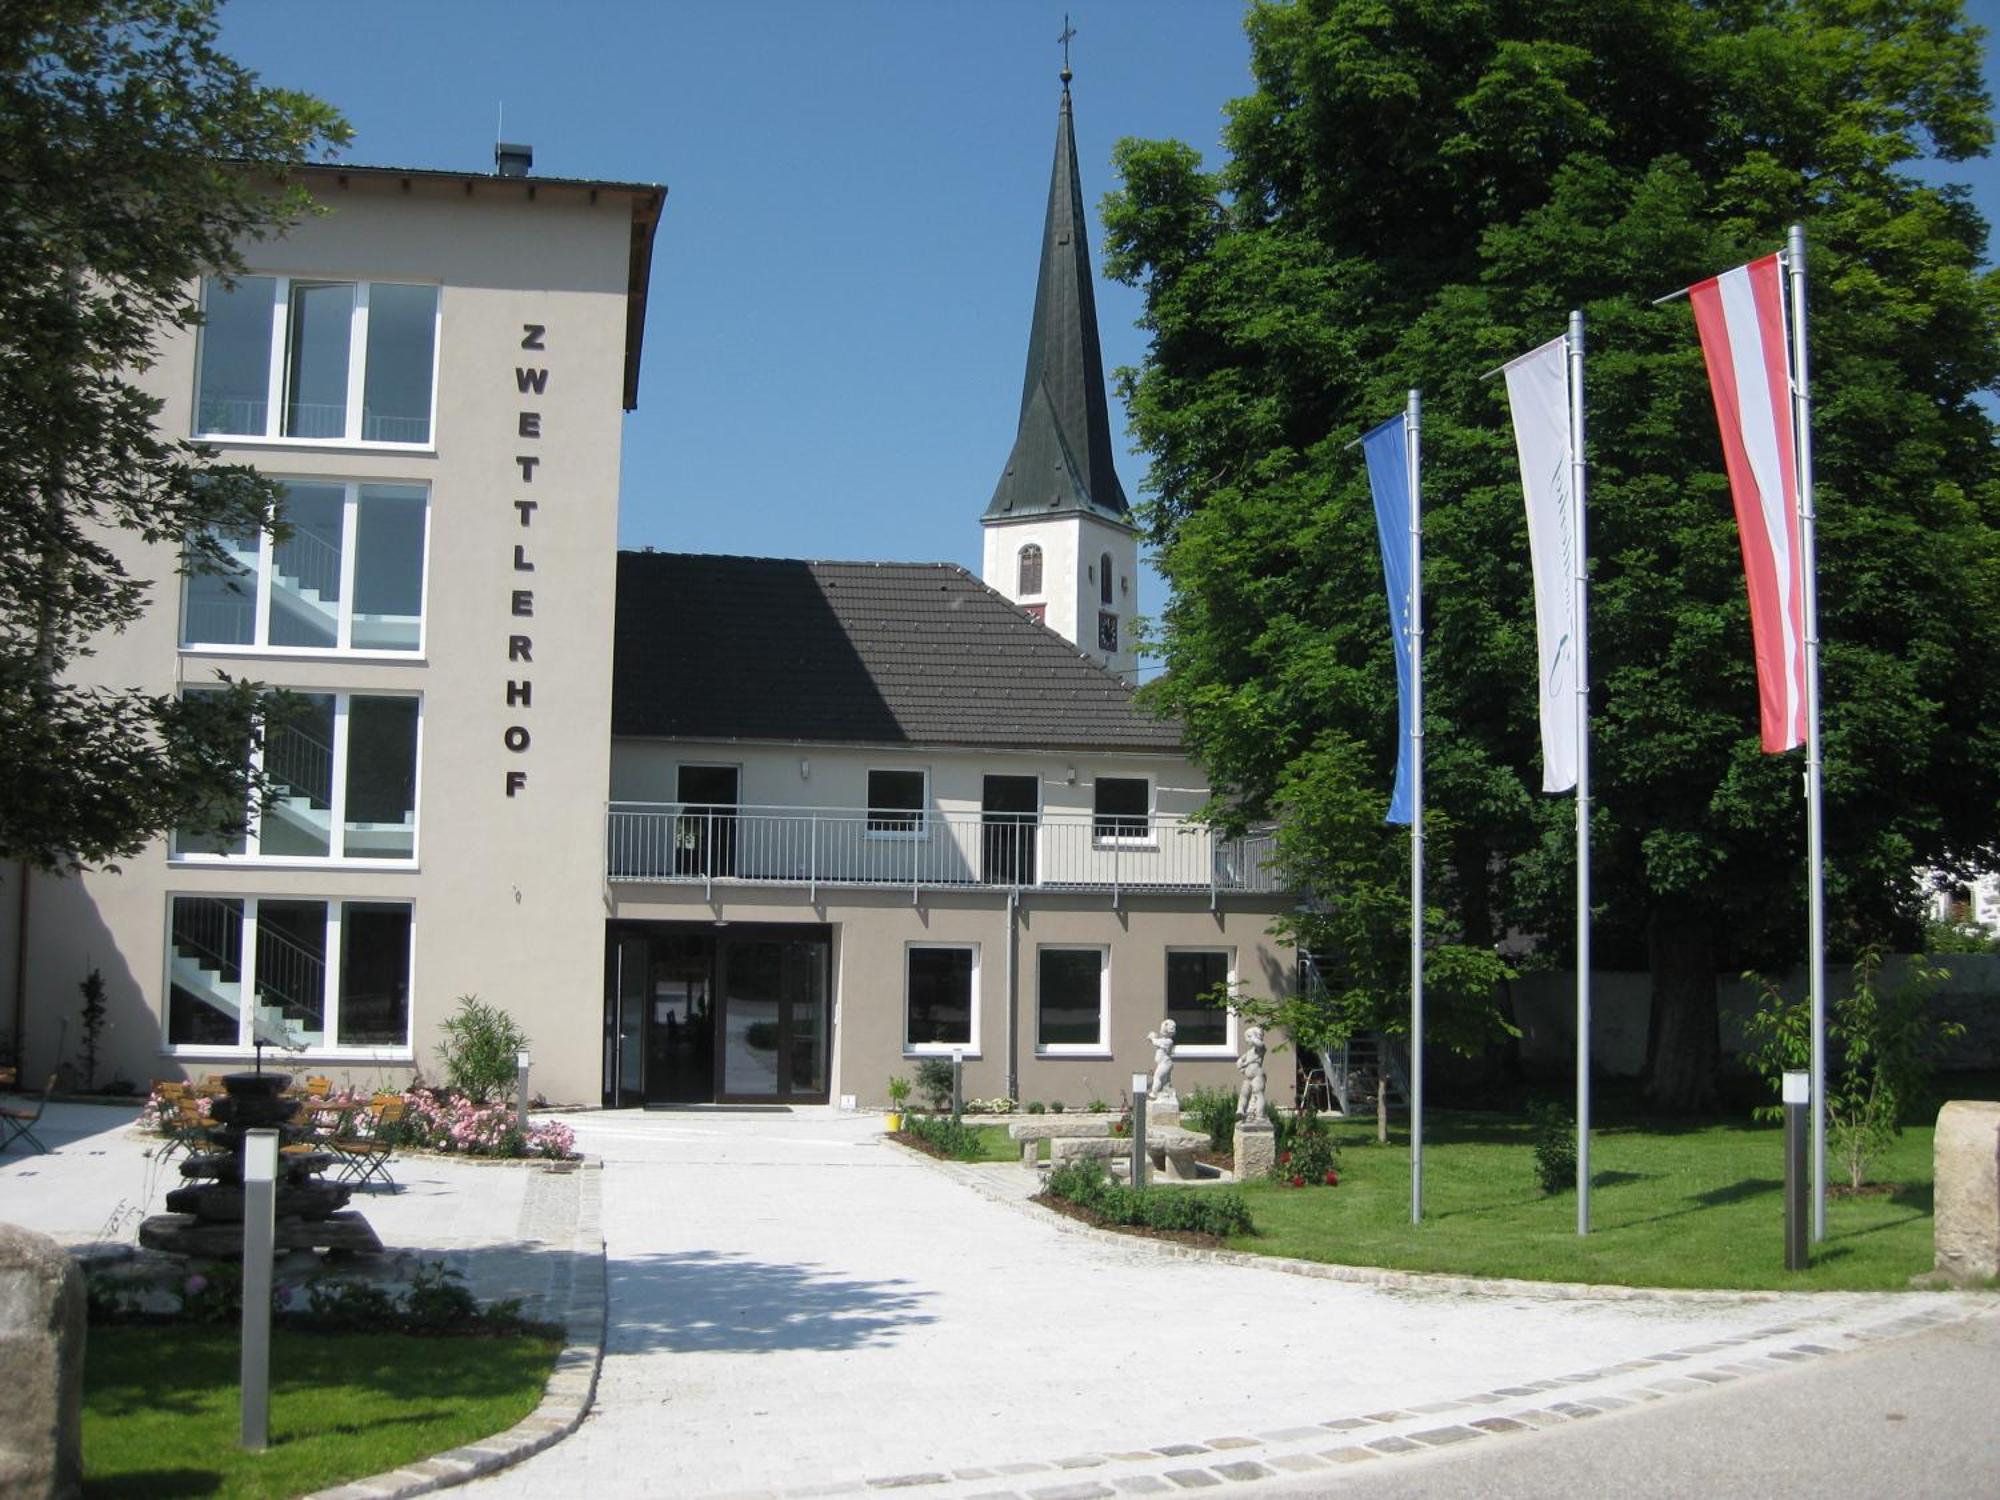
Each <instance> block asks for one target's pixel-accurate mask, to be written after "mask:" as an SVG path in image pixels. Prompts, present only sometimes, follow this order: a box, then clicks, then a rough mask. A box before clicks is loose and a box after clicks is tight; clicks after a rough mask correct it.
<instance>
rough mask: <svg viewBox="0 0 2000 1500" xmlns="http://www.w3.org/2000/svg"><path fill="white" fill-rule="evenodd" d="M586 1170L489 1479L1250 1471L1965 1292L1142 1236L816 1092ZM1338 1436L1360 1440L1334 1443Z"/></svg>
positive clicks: (1726, 1375)
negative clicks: (1365, 1256)
mask: <svg viewBox="0 0 2000 1500" xmlns="http://www.w3.org/2000/svg"><path fill="white" fill-rule="evenodd" d="M575 1123H576V1124H577V1126H578V1133H579V1143H580V1145H581V1146H582V1148H583V1149H584V1150H586V1151H589V1152H593V1153H596V1154H599V1155H601V1156H602V1157H603V1159H604V1163H605V1169H604V1182H603V1217H604V1232H605V1241H606V1250H607V1255H608V1258H609V1267H608V1268H609V1276H610V1319H609V1321H610V1332H609V1337H608V1341H607V1344H606V1358H605V1362H604V1368H603V1373H602V1377H601V1380H600V1383H599V1387H598V1405H597V1408H596V1410H595V1411H594V1412H593V1414H592V1415H591V1416H590V1418H589V1419H588V1420H587V1421H586V1422H585V1423H584V1425H583V1426H582V1428H581V1429H579V1431H578V1432H577V1433H576V1434H575V1435H573V1436H572V1437H570V1438H569V1439H567V1440H566V1441H564V1442H562V1443H560V1444H558V1445H557V1446H556V1447H554V1448H553V1449H551V1450H549V1451H548V1452H547V1453H545V1454H543V1455H541V1456H539V1457H537V1458H534V1459H531V1460H529V1461H528V1462H527V1463H525V1464H523V1465H521V1466H519V1467H518V1468H515V1469H512V1470H509V1471H507V1472H506V1473H503V1474H500V1475H497V1476H495V1477H493V1478H491V1479H488V1480H484V1481H481V1482H480V1483H479V1484H478V1485H477V1486H475V1489H476V1490H478V1491H480V1492H483V1493H485V1494H487V1495H500V1494H507V1495H524V1496H526V1495H533V1496H551V1495H553V1496H568V1495H579V1496H580V1495H589V1496H592V1497H597V1496H624V1495H633V1496H638V1495H645V1496H659V1495H670V1496H687V1497H696V1496H712V1495H729V1494H772V1493H786V1494H799V1495H827V1494H834V1493H840V1492H842V1491H845V1490H860V1489H867V1488H875V1489H880V1488H883V1487H885V1484H884V1482H885V1481H890V1480H902V1481H904V1482H906V1483H908V1484H909V1485H910V1487H911V1488H913V1489H914V1490H915V1491H916V1493H918V1494H921V1495H924V1496H946V1495H949V1496H970V1495H976V1494H996V1493H997V1494H1013V1495H1021V1496H1028V1497H1033V1500H1088V1497H1092V1496H1110V1495H1113V1494H1117V1493H1149V1492H1150V1493H1166V1492H1169V1491H1177V1490H1179V1489H1184V1488H1208V1487H1211V1486H1214V1485H1218V1484H1223V1483H1228V1482H1231V1481H1242V1482H1245V1483H1251V1482H1255V1481H1259V1480H1261V1481H1265V1482H1270V1483H1275V1482H1278V1481H1280V1480H1281V1479H1283V1478H1286V1477H1291V1478H1296V1477H1298V1476H1299V1475H1302V1474H1304V1473H1307V1472H1313V1473H1325V1474H1326V1476H1327V1477H1329V1478H1331V1477H1333V1473H1334V1471H1338V1470H1340V1469H1342V1468H1343V1467H1344V1466H1345V1465H1347V1464H1349V1463H1351V1462H1359V1461H1363V1460H1366V1461H1370V1462H1371V1464H1372V1461H1373V1460H1374V1459H1375V1458H1376V1457H1377V1456H1378V1455H1393V1454H1395V1453H1397V1452H1399V1451H1402V1450H1409V1451H1416V1450H1419V1449H1422V1448H1425V1447H1436V1446H1448V1445H1454V1444H1458V1443H1466V1442H1475V1441H1477V1442H1485V1441H1492V1440H1493V1439H1492V1436H1491V1435H1493V1434H1497V1433H1500V1432H1505V1431H1510V1430H1518V1429H1519V1428H1521V1427H1523V1426H1560V1425H1562V1424H1564V1423H1567V1422H1574V1421H1577V1420H1580V1419H1582V1418H1584V1417H1587V1416H1593V1415H1595V1414H1597V1413H1598V1412H1603V1411H1612V1410H1616V1409H1618V1408H1620V1407H1624V1406H1636V1405H1640V1404H1644V1403H1649V1402H1655V1401H1659V1402H1669V1403H1670V1402H1672V1401H1673V1400H1675V1399H1678V1398H1679V1397H1680V1396H1681V1395H1682V1394H1683V1393H1692V1392H1697V1391H1700V1390H1703V1389H1706V1388H1708V1387H1709V1386H1711V1385H1715V1384H1722V1383H1727V1382H1731V1381H1735V1380H1747V1379H1754V1378H1758V1377H1760V1376H1766V1375H1769V1374H1771V1373H1773V1372H1777V1371H1782V1370H1784V1369H1786V1368H1788V1367H1790V1366H1791V1365H1794V1364H1799V1365H1803V1364H1809V1363H1812V1362H1814V1361H1817V1360H1820V1359H1823V1358H1825V1357H1826V1356H1827V1355H1829V1354H1831V1353H1834V1352H1838V1351H1840V1350H1844V1349H1848V1348H1852V1347H1856V1346H1857V1345H1859V1344H1861V1343H1865V1342H1868V1341H1870V1340H1873V1339H1879V1338H1882V1337H1885V1336H1893V1335H1896V1334H1905V1333H1909V1332H1912V1331H1915V1330H1917V1329H1919V1328H1922V1327H1927V1326H1931V1325H1933V1324H1937V1323H1951V1322H1955V1321H1958V1320H1961V1319H1964V1318H1966V1317H1968V1316H1971V1315H1972V1314H1973V1313H1975V1312H1976V1311H1978V1310H1979V1309H1981V1308H1984V1307H1988V1306H1990V1305H1992V1303H1993V1302H1994V1301H1995V1299H1994V1298H1992V1297H1990V1296H1987V1297H1942V1296H1932V1297H1921V1298H1894V1297H1882V1296H1862V1295H1853V1294H1826V1295H1820V1296H1811V1297H1807V1296H1788V1297H1772V1296H1755V1295H1750V1296H1737V1297H1728V1296H1716V1295H1705V1296H1699V1297H1657V1298H1637V1299H1635V1298H1618V1299H1597V1298H1561V1297H1553V1296H1542V1295H1523V1294H1519V1293H1504V1292H1503V1293H1487V1294H1471V1293H1468V1292H1465V1291H1462V1290H1460V1291H1445V1290H1431V1289H1423V1290H1418V1289H1411V1288H1409V1287H1407V1286H1405V1287H1393V1288H1385V1287H1375V1286H1367V1285H1358V1284H1353V1283H1348V1282H1342V1281H1336V1280H1327V1279H1320V1278H1316V1277H1310V1276H1301V1275H1295V1274H1287V1273H1285V1272H1283V1271H1280V1270H1277V1269H1274V1268H1266V1267H1262V1266H1247V1267H1246V1266H1243V1265H1239V1264H1224V1263H1216V1262H1213V1261H1209V1260H1203V1259H1196V1258H1188V1257H1183V1256H1176V1255H1172V1254H1168V1253H1164V1252H1162V1251H1161V1250H1159V1249H1157V1248H1155V1247H1153V1246H1151V1245H1148V1244H1146V1243H1144V1242H1139V1241H1132V1240H1126V1239H1117V1238H1114V1237H1108V1236H1099V1235H1095V1234H1091V1233H1083V1232H1077V1231H1076V1230H1074V1229H1073V1228H1072V1227H1071V1226H1069V1225H1068V1224H1067V1223H1065V1222H1063V1221H1058V1220H1055V1219H1053V1218H1051V1217H1049V1216H1047V1215H1045V1214H1042V1213H1041V1212H1040V1211H1038V1210H1034V1209H1031V1208H1028V1207H1027V1206H1025V1205H1024V1204H1021V1203H1019V1202H1018V1201H1010V1200H1013V1199H1018V1198H1019V1197H1020V1196H1021V1194H1022V1193H1023V1192H1024V1191H1025V1187H1024V1184H1025V1183H1026V1181H1027V1176H1028V1174H1026V1173H1024V1172H1021V1171H1020V1170H1019V1169H1017V1168H1011V1167H1007V1168H984V1169H972V1168H946V1167H942V1166H940V1165H938V1164H934V1163H931V1162H928V1161H925V1160H922V1159H919V1158H916V1157H913V1156H911V1155H909V1154H908V1153H906V1152H904V1151H902V1150H901V1149H900V1148H897V1147H895V1146H892V1145H890V1144H888V1143H887V1142H886V1141H884V1140H883V1139H882V1138H881V1136H880V1135H879V1133H878V1132H879V1129H880V1126H879V1122H877V1121H875V1120H871V1119H867V1118H856V1117H852V1116H848V1117H843V1116H841V1115H839V1114H837V1113H834V1112H831V1111H817V1110H814V1111H801V1112H798V1113H792V1114H721V1113H717V1114H704V1113H672V1114H633V1113H629V1112H623V1113H611V1114H602V1115H590V1116H580V1117H578V1118H577V1119H576V1122H575ZM1364 1448H1365V1450H1366V1451H1365V1452H1360V1451H1359V1450H1362V1449H1364Z"/></svg>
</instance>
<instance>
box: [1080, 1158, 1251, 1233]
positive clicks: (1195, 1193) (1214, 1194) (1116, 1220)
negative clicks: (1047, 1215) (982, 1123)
mask: <svg viewBox="0 0 2000 1500" xmlns="http://www.w3.org/2000/svg"><path fill="white" fill-rule="evenodd" d="M1042 1191H1043V1192H1044V1193H1045V1194H1047V1195H1048V1196H1049V1197H1051V1198H1060V1199H1062V1200H1063V1201H1064V1202H1066V1203H1074V1204H1075V1205H1076V1206H1077V1207H1079V1208H1083V1209H1088V1210H1089V1211H1090V1212H1091V1213H1093V1214H1095V1215H1096V1216H1097V1217H1098V1218H1100V1219H1102V1220H1104V1221H1105V1222H1106V1223H1110V1224H1125V1225H1132V1226H1135V1227H1139V1228H1145V1229H1167V1230H1177V1231H1181V1232H1183V1233H1188V1234H1210V1235H1215V1236H1217V1237H1218V1238H1222V1237H1226V1236H1228V1235H1232V1234H1250V1233H1252V1232H1253V1226H1252V1225H1251V1222H1250V1210H1249V1207H1248V1206H1247V1205H1246V1204H1245V1203H1244V1202H1243V1198H1242V1195H1241V1194H1239V1193H1233V1192H1228V1191H1223V1190H1217V1189H1213V1188H1170V1187H1149V1188H1132V1187H1127V1186H1125V1185H1124V1184H1122V1183H1116V1182H1113V1181H1111V1179H1110V1178H1109V1177H1107V1176H1106V1175H1105V1173H1104V1168H1103V1167H1102V1166H1100V1165H1099V1164H1098V1163H1097V1162H1096V1161H1095V1160H1093V1159H1090V1158H1082V1159H1079V1160H1077V1161H1071V1162H1065V1163H1064V1164H1063V1165H1062V1166H1059V1167H1057V1168H1056V1169H1055V1170H1054V1171H1052V1172H1050V1173H1049V1180H1048V1183H1047V1185H1046V1186H1045V1187H1044V1188H1043V1189H1042Z"/></svg>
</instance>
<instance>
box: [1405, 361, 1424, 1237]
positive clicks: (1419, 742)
mask: <svg viewBox="0 0 2000 1500" xmlns="http://www.w3.org/2000/svg"><path fill="white" fill-rule="evenodd" d="M1422 421H1423V394H1422V393H1421V392H1419V391H1414V390H1413V391H1411V392H1410V404H1409V408H1408V410H1407V412H1406V413H1405V415H1404V419H1403V441H1404V442H1405V443H1406V444H1407V445H1408V454H1409V468H1410V1222H1411V1223H1412V1224H1420V1223H1422V1222H1423V1217H1424V521H1423V495H1424V483H1423V476H1422V469H1421V463H1422V459H1423V440H1422Z"/></svg>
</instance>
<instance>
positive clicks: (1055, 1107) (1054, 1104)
mask: <svg viewBox="0 0 2000 1500" xmlns="http://www.w3.org/2000/svg"><path fill="white" fill-rule="evenodd" d="M1066 1108H1068V1106H1067V1105H1065V1104H1064V1103H1063V1102H1062V1100H1060V1099H1051V1100H1050V1101H1049V1113H1050V1114H1052V1115H1059V1114H1061V1113H1062V1112H1063V1110H1064V1109H1066Z"/></svg>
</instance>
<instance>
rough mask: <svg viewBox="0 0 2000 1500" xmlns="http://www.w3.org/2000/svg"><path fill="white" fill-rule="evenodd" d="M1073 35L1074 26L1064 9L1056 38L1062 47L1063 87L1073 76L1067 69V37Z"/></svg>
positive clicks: (1074, 31)
mask: <svg viewBox="0 0 2000 1500" xmlns="http://www.w3.org/2000/svg"><path fill="white" fill-rule="evenodd" d="M1075 35H1076V28H1075V27H1074V26H1072V25H1070V24H1069V14H1068V12H1066V11H1065V12H1064V13H1063V29H1062V35H1061V36H1059V37H1057V38H1056V40H1057V41H1059V42H1061V43H1062V49H1063V69H1062V81H1063V87H1064V88H1068V87H1069V81H1070V79H1071V77H1072V76H1073V75H1072V74H1071V73H1070V70H1069V39H1070V38H1071V37H1073V36H1075Z"/></svg>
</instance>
